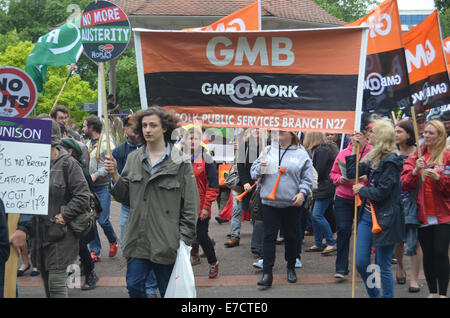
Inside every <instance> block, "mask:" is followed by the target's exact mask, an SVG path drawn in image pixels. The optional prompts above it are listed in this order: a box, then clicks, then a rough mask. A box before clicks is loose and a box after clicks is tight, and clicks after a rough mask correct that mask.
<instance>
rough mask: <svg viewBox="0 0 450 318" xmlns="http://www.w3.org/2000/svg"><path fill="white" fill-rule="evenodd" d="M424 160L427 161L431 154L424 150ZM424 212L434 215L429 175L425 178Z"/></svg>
mask: <svg viewBox="0 0 450 318" xmlns="http://www.w3.org/2000/svg"><path fill="white" fill-rule="evenodd" d="M424 156H425V162H428V161H429V160H430V156H431V154H430V153H428V152H425V154H424ZM425 213H426V214H427V215H436V210H435V207H434V200H433V189H432V187H431V179H430V178H429V177H426V179H425Z"/></svg>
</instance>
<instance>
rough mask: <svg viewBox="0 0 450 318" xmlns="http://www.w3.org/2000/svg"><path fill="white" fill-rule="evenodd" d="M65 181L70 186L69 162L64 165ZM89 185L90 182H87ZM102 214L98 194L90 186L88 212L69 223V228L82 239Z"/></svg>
mask: <svg viewBox="0 0 450 318" xmlns="http://www.w3.org/2000/svg"><path fill="white" fill-rule="evenodd" d="M63 173H64V180H65V182H66V184H68V180H69V172H68V170H67V160H65V161H64V164H63ZM86 181H87V182H88V184H89V181H88V180H86ZM101 212H102V205H101V203H100V199H99V198H98V196H97V194H96V193H95V192H94V191H93V190H92V189H91V186H89V204H88V206H87V207H86V211H85V212H83V213H82V214H80V215H78V216H77V217H75V219H73V220H72V221H70V222H69V223H68V226H69V227H70V229H71V230H72V231H73V233H74V234H75V236H77V237H79V238H81V237H84V236H86V235H88V234H89V232H90V231H91V230H92V229H93V228H94V227H95V221H96V220H97V219H98V218H99V216H100V213H101Z"/></svg>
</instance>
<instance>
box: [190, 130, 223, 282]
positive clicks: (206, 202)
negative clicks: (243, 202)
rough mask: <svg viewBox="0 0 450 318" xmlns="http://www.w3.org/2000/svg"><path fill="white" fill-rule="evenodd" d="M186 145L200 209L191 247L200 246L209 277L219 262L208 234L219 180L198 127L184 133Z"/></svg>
mask: <svg viewBox="0 0 450 318" xmlns="http://www.w3.org/2000/svg"><path fill="white" fill-rule="evenodd" d="M185 138H186V139H185V140H186V145H185V146H186V147H188V149H190V155H191V162H192V168H193V169H194V174H195V179H196V181H197V188H198V193H199V195H200V209H199V212H198V220H197V241H198V243H194V244H193V245H192V249H193V250H194V249H195V250H196V251H197V254H198V246H199V244H200V246H201V247H202V249H203V251H204V252H205V255H206V258H207V259H208V263H209V278H215V277H217V275H218V274H219V262H218V261H217V258H216V253H215V250H214V245H213V243H212V241H211V238H210V237H209V235H208V228H209V220H210V219H211V205H212V202H213V201H214V200H215V199H216V198H217V196H218V195H219V180H218V177H217V168H216V165H215V164H214V160H213V159H212V157H211V156H210V155H209V154H208V153H207V151H206V149H205V148H204V147H203V146H202V145H201V142H202V132H201V130H200V129H198V128H195V127H194V128H191V129H189V130H188V133H187V134H186V137H185Z"/></svg>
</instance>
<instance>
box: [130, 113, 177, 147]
mask: <svg viewBox="0 0 450 318" xmlns="http://www.w3.org/2000/svg"><path fill="white" fill-rule="evenodd" d="M152 115H157V116H158V117H159V119H160V120H161V125H162V128H165V129H167V130H166V132H165V133H164V140H165V141H166V142H169V143H173V141H172V138H171V137H172V133H173V131H174V130H175V129H177V128H178V127H179V123H180V119H179V118H178V117H177V116H176V115H175V113H174V112H172V111H166V110H164V109H163V108H161V107H159V106H152V107H149V108H147V109H144V110H140V111H138V112H136V115H135V116H136V122H137V131H138V133H139V136H141V138H142V140H144V134H143V133H142V119H143V118H144V117H146V116H152Z"/></svg>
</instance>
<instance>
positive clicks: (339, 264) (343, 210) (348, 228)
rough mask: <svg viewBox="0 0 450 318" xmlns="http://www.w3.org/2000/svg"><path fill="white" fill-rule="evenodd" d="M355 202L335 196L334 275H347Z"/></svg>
mask: <svg viewBox="0 0 450 318" xmlns="http://www.w3.org/2000/svg"><path fill="white" fill-rule="evenodd" d="M354 208H355V200H353V199H344V198H341V197H338V196H336V198H335V199H334V210H335V212H336V227H337V239H336V244H337V256H336V273H340V274H343V275H347V274H348V272H349V271H348V257H349V250H350V238H351V236H352V230H353V229H352V226H353V218H354V213H355V211H354Z"/></svg>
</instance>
